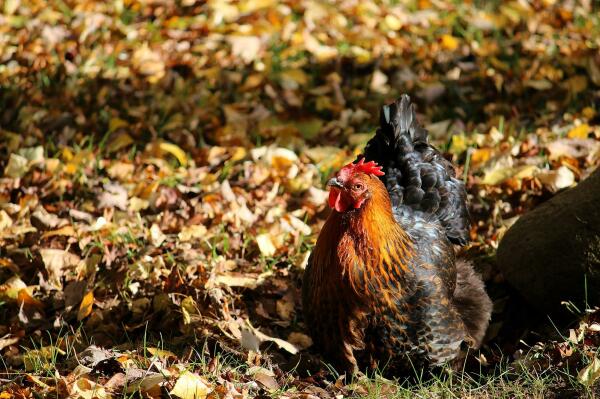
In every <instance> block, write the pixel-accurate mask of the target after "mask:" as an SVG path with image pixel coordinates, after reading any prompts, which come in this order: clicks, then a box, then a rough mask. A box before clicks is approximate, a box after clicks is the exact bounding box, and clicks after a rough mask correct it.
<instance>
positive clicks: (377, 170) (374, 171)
mask: <svg viewBox="0 0 600 399" xmlns="http://www.w3.org/2000/svg"><path fill="white" fill-rule="evenodd" d="M381 168H382V167H381V166H379V165H377V164H376V163H375V162H374V161H369V162H366V163H365V159H364V158H361V159H360V160H359V161H358V162H357V163H349V164H348V165H346V166H344V167H343V168H342V169H341V170H340V175H341V176H343V177H349V176H350V175H352V174H354V173H361V172H362V173H366V174H369V175H375V176H383V175H384V174H385V173H383V171H382V170H381Z"/></svg>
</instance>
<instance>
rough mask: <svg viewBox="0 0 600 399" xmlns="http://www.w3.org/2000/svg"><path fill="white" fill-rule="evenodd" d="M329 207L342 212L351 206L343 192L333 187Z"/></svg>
mask: <svg viewBox="0 0 600 399" xmlns="http://www.w3.org/2000/svg"><path fill="white" fill-rule="evenodd" d="M329 207H330V208H332V209H335V210H336V211H338V212H340V213H342V212H346V210H347V209H348V208H349V207H350V203H349V201H348V200H347V199H346V198H344V196H343V194H342V192H341V191H340V190H338V189H337V188H331V189H330V191H329Z"/></svg>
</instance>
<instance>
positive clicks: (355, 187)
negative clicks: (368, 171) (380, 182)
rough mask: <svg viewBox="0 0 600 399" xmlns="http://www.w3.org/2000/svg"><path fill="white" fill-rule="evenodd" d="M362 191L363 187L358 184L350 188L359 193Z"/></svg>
mask: <svg viewBox="0 0 600 399" xmlns="http://www.w3.org/2000/svg"><path fill="white" fill-rule="evenodd" d="M362 189H363V185H362V184H358V183H357V184H354V185H353V186H352V190H355V191H361V190H362Z"/></svg>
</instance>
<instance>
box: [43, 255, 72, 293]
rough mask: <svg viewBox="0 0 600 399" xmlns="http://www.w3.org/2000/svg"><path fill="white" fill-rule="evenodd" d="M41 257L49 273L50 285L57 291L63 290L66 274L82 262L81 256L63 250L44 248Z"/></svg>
mask: <svg viewBox="0 0 600 399" xmlns="http://www.w3.org/2000/svg"><path fill="white" fill-rule="evenodd" d="M40 255H41V256H42V261H43V262H44V265H45V266H46V271H47V272H48V283H50V284H52V285H53V286H54V287H56V288H57V289H62V283H61V279H62V277H63V276H64V274H65V272H66V271H68V270H72V269H74V268H75V267H76V266H77V265H78V264H79V262H80V261H81V258H80V257H79V256H77V255H75V254H73V253H70V252H68V251H65V250H62V249H53V248H43V249H40Z"/></svg>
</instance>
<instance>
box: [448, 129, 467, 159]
mask: <svg viewBox="0 0 600 399" xmlns="http://www.w3.org/2000/svg"><path fill="white" fill-rule="evenodd" d="M467 147H468V142H467V137H466V136H465V135H464V134H455V135H454V136H452V140H451V142H450V149H449V151H450V153H452V154H455V155H459V154H462V153H463V152H465V151H466V150H467Z"/></svg>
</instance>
